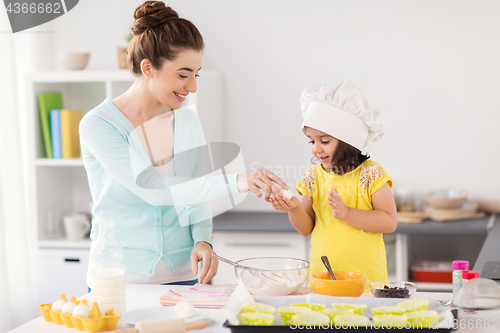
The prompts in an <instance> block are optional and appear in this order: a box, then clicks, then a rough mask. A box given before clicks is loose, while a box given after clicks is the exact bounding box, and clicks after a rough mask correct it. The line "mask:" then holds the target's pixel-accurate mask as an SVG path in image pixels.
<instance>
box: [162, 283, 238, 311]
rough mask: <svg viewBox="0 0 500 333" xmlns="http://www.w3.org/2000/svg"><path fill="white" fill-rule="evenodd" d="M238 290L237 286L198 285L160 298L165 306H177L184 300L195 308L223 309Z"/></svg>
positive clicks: (174, 290) (167, 293)
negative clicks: (236, 289)
mask: <svg viewBox="0 0 500 333" xmlns="http://www.w3.org/2000/svg"><path fill="white" fill-rule="evenodd" d="M235 288H236V285H235V284H223V285H209V284H200V283H197V284H195V285H194V286H192V287H190V288H188V289H170V290H169V291H167V292H166V293H164V294H163V295H161V297H160V304H161V305H163V306H169V305H176V304H177V303H179V302H180V301H182V300H184V299H185V300H187V301H189V302H191V303H193V305H194V307H195V308H205V309H221V308H223V307H224V306H225V305H226V302H227V300H228V298H229V296H231V294H232V293H233V291H234V289H235Z"/></svg>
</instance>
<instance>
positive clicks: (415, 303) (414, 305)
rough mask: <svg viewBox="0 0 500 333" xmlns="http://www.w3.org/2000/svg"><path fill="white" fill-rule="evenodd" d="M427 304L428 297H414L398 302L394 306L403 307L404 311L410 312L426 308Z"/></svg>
mask: <svg viewBox="0 0 500 333" xmlns="http://www.w3.org/2000/svg"><path fill="white" fill-rule="evenodd" d="M428 305H429V300H428V299H422V298H415V299H409V300H407V301H403V302H400V303H398V304H397V305H396V306H399V307H401V308H403V309H404V310H405V312H412V311H424V310H427V306H428Z"/></svg>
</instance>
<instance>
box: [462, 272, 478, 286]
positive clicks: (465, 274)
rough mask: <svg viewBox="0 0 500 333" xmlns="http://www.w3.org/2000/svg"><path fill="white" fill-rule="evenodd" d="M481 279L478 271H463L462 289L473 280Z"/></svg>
mask: <svg viewBox="0 0 500 333" xmlns="http://www.w3.org/2000/svg"><path fill="white" fill-rule="evenodd" d="M478 277H479V272H478V271H463V272H462V287H463V286H464V285H465V284H466V283H467V282H469V281H470V280H472V279H477V278H478Z"/></svg>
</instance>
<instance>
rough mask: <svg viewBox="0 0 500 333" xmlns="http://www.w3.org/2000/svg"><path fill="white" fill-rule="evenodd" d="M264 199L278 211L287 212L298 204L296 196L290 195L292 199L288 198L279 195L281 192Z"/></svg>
mask: <svg viewBox="0 0 500 333" xmlns="http://www.w3.org/2000/svg"><path fill="white" fill-rule="evenodd" d="M265 200H266V201H267V202H270V203H271V205H273V208H274V209H276V210H277V211H278V212H280V213H286V212H289V211H291V210H292V209H294V208H296V207H297V206H298V205H299V204H300V201H299V199H297V198H296V197H292V199H290V200H288V199H287V198H285V197H283V196H281V194H278V195H273V196H272V197H269V198H266V199H265Z"/></svg>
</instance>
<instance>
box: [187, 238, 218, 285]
mask: <svg viewBox="0 0 500 333" xmlns="http://www.w3.org/2000/svg"><path fill="white" fill-rule="evenodd" d="M212 253H215V252H214V251H213V250H212V247H211V246H210V245H209V244H208V243H207V242H198V243H196V244H194V247H193V250H192V251H191V268H192V269H193V274H194V275H196V274H198V262H200V261H201V260H203V266H202V268H201V273H200V276H199V277H198V281H199V282H200V283H202V284H205V283H207V282H208V281H210V280H211V279H212V278H213V277H214V276H215V274H217V268H218V267H219V261H218V260H217V259H216V258H214V257H212Z"/></svg>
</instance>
